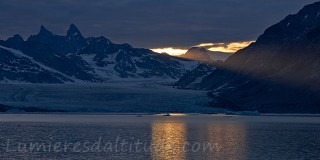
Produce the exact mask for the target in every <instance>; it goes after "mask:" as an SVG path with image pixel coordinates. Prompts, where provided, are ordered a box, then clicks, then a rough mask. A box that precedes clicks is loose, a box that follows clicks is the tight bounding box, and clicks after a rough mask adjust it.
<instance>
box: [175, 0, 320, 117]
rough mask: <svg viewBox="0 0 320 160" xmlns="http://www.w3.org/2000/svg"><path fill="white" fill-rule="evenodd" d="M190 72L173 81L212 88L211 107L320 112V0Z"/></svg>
mask: <svg viewBox="0 0 320 160" xmlns="http://www.w3.org/2000/svg"><path fill="white" fill-rule="evenodd" d="M191 73H193V74H189V76H184V77H182V79H180V80H179V81H178V83H176V87H179V88H195V89H206V90H210V93H209V96H210V97H212V102H211V103H210V105H211V106H212V107H222V108H229V109H232V110H236V111H246V110H248V111H260V112H270V113H275V112H276V113H282V112H285V113H320V2H317V3H314V4H311V5H307V6H305V7H304V8H303V9H302V10H301V11H299V13H297V14H294V15H289V16H287V17H286V18H285V19H284V20H282V21H281V22H279V23H277V24H275V25H273V26H271V27H270V28H268V29H267V30H266V31H265V32H264V33H263V34H262V35H261V36H260V37H259V38H258V39H257V41H256V42H255V43H252V44H251V45H249V46H248V47H246V48H244V49H242V50H240V51H238V52H236V53H235V54H234V55H232V56H231V57H230V58H229V59H227V60H226V61H225V63H222V64H220V65H218V67H215V68H213V69H211V70H210V71H208V72H207V73H210V74H207V73H205V74H204V73H203V70H199V69H198V68H196V69H195V70H194V71H192V72H191ZM195 75H202V76H201V77H200V78H199V77H198V78H194V76H195ZM195 82H196V84H197V85H195V86H194V84H195Z"/></svg>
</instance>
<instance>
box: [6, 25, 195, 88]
mask: <svg viewBox="0 0 320 160" xmlns="http://www.w3.org/2000/svg"><path fill="white" fill-rule="evenodd" d="M0 55H1V56H0V68H1V70H0V82H8V83H12V82H14V83H20V82H23V83H25V82H27V83H74V82H105V81H108V80H114V79H129V78H133V79H142V78H159V79H178V78H180V77H182V76H183V75H184V74H185V73H187V72H188V71H189V70H192V69H194V68H195V67H196V66H197V65H198V62H196V61H192V60H187V59H184V58H179V57H172V56H169V55H162V54H158V53H155V52H152V51H151V50H148V49H140V48H133V47H131V46H130V45H129V44H114V43H112V42H111V41H110V40H108V39H107V38H105V37H95V38H94V37H90V38H84V37H83V36H82V34H81V32H80V31H79V30H78V28H77V27H76V26H75V25H73V24H72V25H70V28H69V30H68V31H67V34H66V36H60V35H56V34H54V33H52V32H50V31H48V30H47V29H46V28H45V27H44V26H41V29H40V32H39V33H38V34H37V35H33V36H30V37H29V38H28V39H27V40H26V41H24V40H23V38H22V37H21V36H20V35H15V36H13V37H10V38H8V39H7V40H6V41H0Z"/></svg>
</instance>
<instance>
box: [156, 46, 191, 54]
mask: <svg viewBox="0 0 320 160" xmlns="http://www.w3.org/2000/svg"><path fill="white" fill-rule="evenodd" d="M151 50H152V51H153V52H157V53H167V54H170V55H172V56H179V55H182V54H185V53H186V52H187V51H188V50H187V49H180V48H173V47H167V48H155V49H151Z"/></svg>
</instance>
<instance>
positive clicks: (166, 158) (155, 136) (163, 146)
mask: <svg viewBox="0 0 320 160" xmlns="http://www.w3.org/2000/svg"><path fill="white" fill-rule="evenodd" d="M185 142H186V124H185V123H182V122H170V121H156V122H154V123H153V124H152V144H153V147H152V153H151V154H152V159H154V160H184V159H186V155H185V152H184V145H185Z"/></svg>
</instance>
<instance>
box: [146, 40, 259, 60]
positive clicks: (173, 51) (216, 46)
mask: <svg viewBox="0 0 320 160" xmlns="http://www.w3.org/2000/svg"><path fill="white" fill-rule="evenodd" d="M252 42H254V41H244V42H229V43H223V42H221V43H201V44H198V45H196V46H194V47H204V48H206V49H208V50H210V51H215V52H225V53H235V52H237V51H238V50H240V49H242V48H245V47H247V46H249V45H250V44H251V43H252ZM151 50H152V51H154V52H157V53H167V54H170V55H172V56H180V55H182V54H185V53H186V52H187V51H188V50H187V49H182V48H174V47H166V48H155V49H151Z"/></svg>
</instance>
